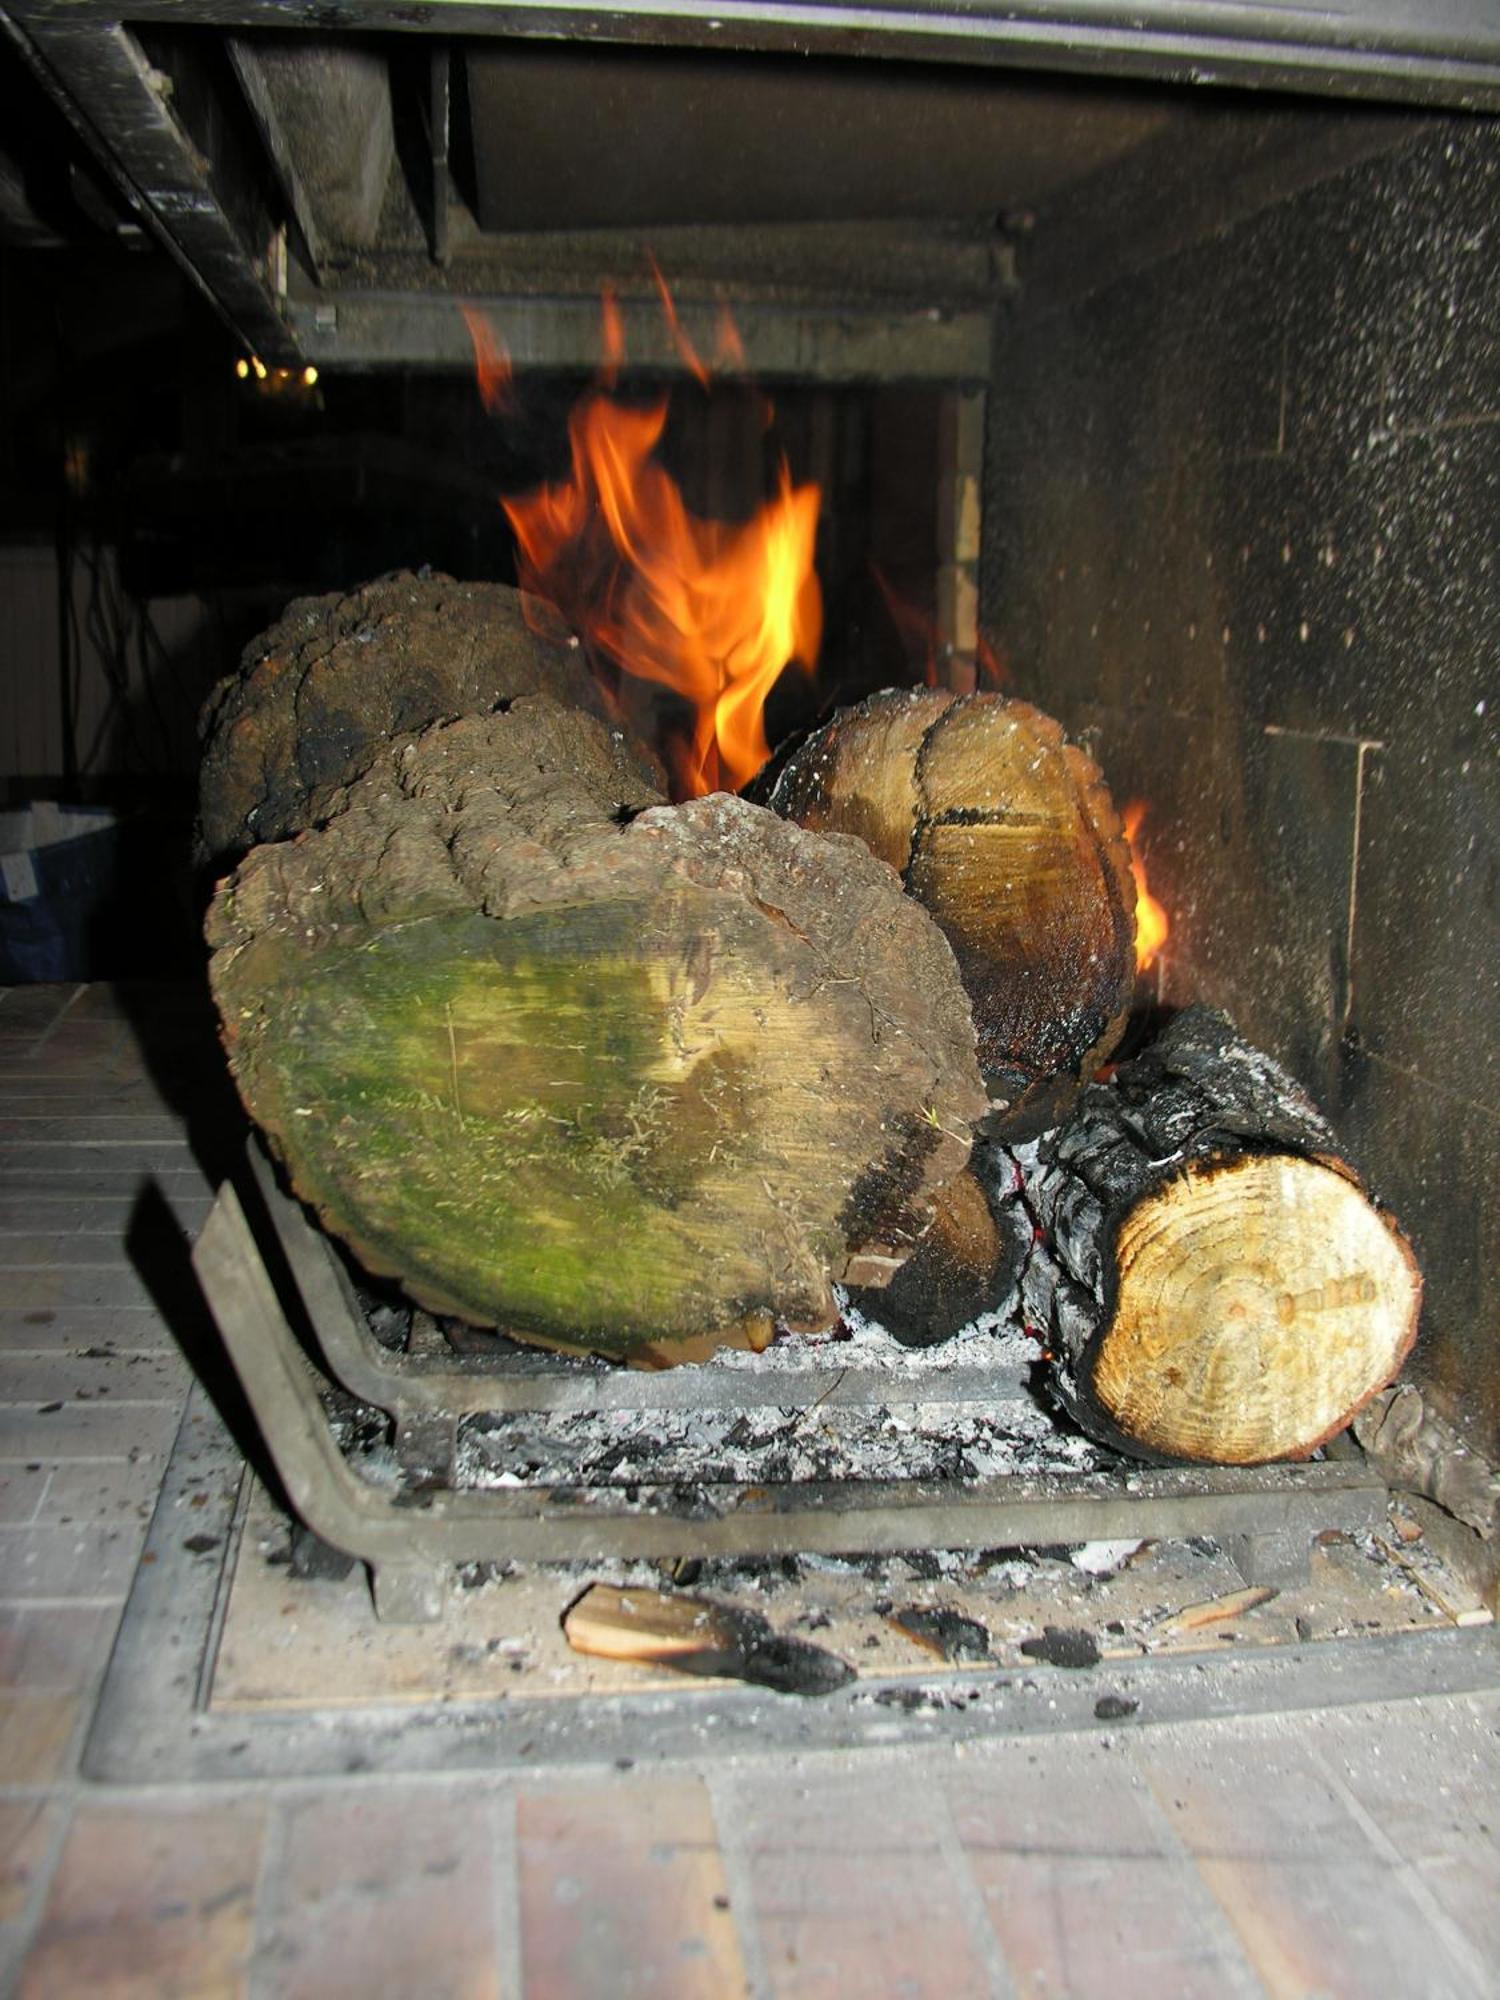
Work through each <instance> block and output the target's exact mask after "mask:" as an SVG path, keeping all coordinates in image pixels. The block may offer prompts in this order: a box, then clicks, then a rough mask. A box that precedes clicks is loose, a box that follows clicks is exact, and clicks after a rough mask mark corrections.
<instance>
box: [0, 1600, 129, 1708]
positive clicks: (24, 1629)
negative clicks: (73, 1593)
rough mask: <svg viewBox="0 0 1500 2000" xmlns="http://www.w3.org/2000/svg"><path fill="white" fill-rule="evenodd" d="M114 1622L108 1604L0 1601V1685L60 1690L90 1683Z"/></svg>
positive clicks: (106, 1654) (103, 1658) (106, 1650)
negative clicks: (1, 1602)
mask: <svg viewBox="0 0 1500 2000" xmlns="http://www.w3.org/2000/svg"><path fill="white" fill-rule="evenodd" d="M119 1622H120V1614H119V1609H118V1607H117V1606H115V1605H112V1604H7V1605H0V1688H4V1689H10V1690H13V1691H14V1690H17V1689H21V1688H31V1689H45V1690H47V1691H48V1692H52V1693H65V1692H67V1691H69V1690H71V1691H74V1692H77V1691H78V1690H80V1689H83V1688H86V1687H89V1686H91V1685H92V1684H93V1682H94V1681H95V1680H96V1679H97V1677H98V1675H99V1674H100V1673H101V1672H102V1671H103V1668H104V1665H105V1663H106V1661H107V1660H108V1659H109V1650H110V1647H111V1646H112V1645H113V1644H114V1637H115V1628H116V1627H117V1626H118V1624H119Z"/></svg>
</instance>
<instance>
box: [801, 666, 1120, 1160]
mask: <svg viewBox="0 0 1500 2000" xmlns="http://www.w3.org/2000/svg"><path fill="white" fill-rule="evenodd" d="M771 804H772V805H773V807H774V808H775V810H776V811H778V812H780V813H783V814H785V815H786V816H787V817H788V818H789V819H794V820H796V821H797V822H798V824H799V825H802V826H807V827H814V828H818V829H820V830H833V831H837V832H841V833H855V834H858V835H859V837H860V838H861V839H862V840H863V841H865V842H866V844H867V845H868V846H869V847H870V849H871V851H872V852H873V853H875V854H878V855H879V856H880V858H881V859H882V860H883V861H887V862H889V863H890V865H891V866H892V867H893V868H894V869H896V871H897V872H898V873H899V874H900V876H901V878H902V880H903V882H904V883H905V884H906V886H907V888H908V889H909V890H910V892H911V894H912V895H913V896H915V897H916V898H917V900H918V901H919V902H921V903H922V904H923V905H924V906H925V907H926V908H927V909H928V910H930V911H931V913H932V915H933V916H934V917H935V918H936V920H937V922H938V925H939V926H940V928H941V929H942V931H943V932H944V934H945V936H946V937H947V938H948V941H949V943H950V944H951V945H952V946H953V951H954V955H955V957H956V958H957V960H958V966H959V971H960V973H961V974H962V976H963V981H964V985H965V987H966V989H967V990H968V993H969V997H970V1000H971V1002H972V1004H973V1009H974V1024H975V1028H976V1031H977V1034H978V1038H979V1059H980V1067H981V1069H982V1070H983V1072H984V1077H985V1082H986V1085H987V1086H988V1088H989V1091H990V1095H991V1098H992V1101H993V1103H994V1108H995V1113H996V1117H997V1128H998V1129H1000V1130H1004V1131H1009V1132H1011V1133H1013V1134H1016V1133H1019V1132H1021V1131H1023V1130H1032V1131H1035V1130H1037V1129H1039V1127H1040V1126H1041V1125H1042V1124H1045V1123H1048V1122H1052V1121H1054V1120H1055V1119H1056V1118H1057V1117H1059V1116H1061V1115H1062V1113H1063V1112H1064V1111H1065V1109H1066V1108H1067V1105H1068V1104H1069V1103H1070V1102H1071V1100H1072V1098H1073V1097H1074V1096H1076V1094H1077V1091H1078V1089H1079V1087H1080V1085H1081V1084H1082V1083H1083V1082H1086V1081H1087V1080H1088V1079H1089V1077H1091V1076H1092V1074H1093V1072H1094V1070H1095V1069H1096V1068H1097V1067H1098V1065H1099V1064H1100V1062H1102V1061H1103V1060H1104V1058H1105V1057H1106V1056H1107V1055H1108V1054H1109V1053H1110V1051H1111V1050H1112V1049H1113V1048H1114V1046H1115V1043H1116V1042H1117V1040H1118V1039H1119V1035H1120V1031H1121V1028H1122V1027H1123V1025H1124V1020H1125V1013H1126V1009H1127V1007H1128V1005H1129V1002H1130V996H1131V992H1132V989H1133V985H1134V979H1135V957H1134V946H1135V889H1134V884H1133V880H1132V877H1131V873H1130V857H1129V850H1128V849H1127V847H1126V844H1125V840H1124V836H1123V833H1122V831H1121V827H1120V823H1119V820H1118V818H1117V817H1116V814H1115V810H1114V806H1113V804H1112V803H1111V801H1110V797H1109V793H1108V791H1107V789H1106V788H1105V785H1104V781H1103V779H1102V777H1101V776H1100V774H1099V770H1098V767H1097V766H1096V765H1095V764H1094V763H1092V762H1091V760H1090V759H1089V758H1088V757H1086V756H1085V755H1084V753H1083V752H1082V751H1081V750H1080V749H1078V748H1077V747H1076V745H1073V744H1070V743H1068V742H1067V741H1066V740H1065V739H1064V736H1063V732H1062V729H1061V728H1060V726H1059V725H1058V724H1057V723H1056V722H1054V721H1052V720H1051V718H1050V717H1048V716H1045V715H1043V714H1042V713H1041V712H1040V711H1039V710H1037V709H1034V708H1031V707H1028V706H1027V705H1026V704H1025V703H1024V702H1013V701H1007V700H1005V699H1003V698H1002V697H1001V696H999V695H993V694H978V695H968V696H963V697H959V696H955V695H952V694H949V693H947V692H945V691H943V690H941V689H915V690H911V691H908V692H900V693H896V692H889V693H885V694H878V695H874V696H872V697H871V698H870V699H869V700H868V701H866V702H863V703H861V704H860V706H859V707H857V708H852V709H847V710H845V711H843V712H841V713H840V714H839V715H837V716H835V717H834V719H833V721H832V722H830V723H829V724H828V725H827V727H826V728H824V729H822V730H820V731H819V732H818V733H817V734H816V735H815V736H813V737H812V738H810V739H809V741H808V742H807V743H806V744H805V745H804V746H803V747H802V748H801V749H800V750H798V751H797V752H796V753H795V754H794V755H793V756H792V757H791V758H789V759H788V761H787V763H786V764H785V766H784V767H783V769H782V770H781V772H780V773H779V775H778V777H777V779H776V782H775V785H774V788H773V790H772V794H771Z"/></svg>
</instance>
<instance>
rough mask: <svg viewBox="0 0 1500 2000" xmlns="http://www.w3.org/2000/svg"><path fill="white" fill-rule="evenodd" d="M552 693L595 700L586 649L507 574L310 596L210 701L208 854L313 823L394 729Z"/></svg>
mask: <svg viewBox="0 0 1500 2000" xmlns="http://www.w3.org/2000/svg"><path fill="white" fill-rule="evenodd" d="M542 691H546V692H547V693H550V694H553V695H555V696H556V697H557V699H558V700H559V701H564V702H569V703H571V704H572V705H573V706H574V707H577V708H596V709H597V704H598V697H597V693H596V691H595V684H594V679H593V676H592V675H591V674H590V673H589V671H588V669H587V668H586V667H585V666H584V664H583V661H582V657H581V654H580V653H579V651H578V649H577V648H576V647H573V646H567V645H562V644H552V643H550V642H549V641H546V640H544V639H541V638H539V637H537V636H536V634H535V633H534V632H532V631H530V630H529V629H528V627H527V625H526V622H525V620H524V618H523V617H522V614H521V598H520V594H519V593H518V592H517V591H514V590H511V589H508V588H507V587H506V586H505V585H504V584H500V583H455V582H454V581H453V579H452V578H451V577H446V576H421V577H419V576H412V575H405V574H403V575H398V576H388V577H383V578H381V579H380V580H379V581H377V582H375V583H367V584H365V585H364V586H363V587H362V588H361V589H359V590H355V591H351V592H350V593H349V594H348V595H347V596H338V595H335V596H330V597H300V598H298V599H297V600H296V601H295V602H294V603H292V604H290V605H288V607H287V609H286V612H285V613H284V615H283V616H282V618H281V620H280V621H279V623H277V624H275V625H273V626H272V627H271V629H270V630H269V631H268V632H265V633H263V634H262V635H261V636H260V638H258V639H257V640H255V641H254V642H253V644H252V645H251V646H250V647H248V648H247V650H246V652H245V656H244V658H243V660H242V661H241V663H240V667H239V670H238V672H237V673H234V674H231V675H229V676H228V677H227V679H225V680H224V681H222V682H221V683H220V684H219V686H218V687H217V688H216V689H215V690H214V693H213V695H212V696H211V697H210V699H209V702H208V705H207V707H206V709H205V710H204V716H203V736H204V751H203V765H202V774H201V779H200V790H199V839H200V844H201V847H202V850H203V853H204V856H205V858H208V859H212V860H215V861H217V862H218V863H219V864H220V865H221V866H228V865H229V863H230V862H231V861H234V860H236V859H238V857H239V856H240V855H241V854H243V853H244V852H245V850H246V849H247V848H249V847H251V846H253V845H254V844H255V843H256V842H257V841H265V840H284V839H285V838H286V837H287V835H288V834H292V833H297V832H299V831H300V830H301V829H302V828H303V827H304V826H309V825H311V824H312V822H313V821H314V820H315V819H317V818H319V817H321V816H322V805H321V800H322V795H323V794H325V793H327V792H328V791H329V790H331V789H332V788H335V787H337V786H339V785H347V784H348V783H349V782H350V781H351V779H353V778H356V777H358V776H359V774H360V773H361V772H362V771H364V770H366V769H367V768H368V767H369V765H370V763H371V762H372V761H373V759H374V758H375V756H376V755H377V753H378V752H379V751H380V749H381V747H382V745H383V744H384V743H385V742H386V740H387V739H388V738H389V737H392V736H396V735H400V734H403V733H406V732H410V731H415V730H418V729H425V728H426V727H427V725H428V724H429V723H432V722H452V721H456V720H457V719H458V718H459V717H460V716H465V715H485V714H488V713H489V711H490V710H491V709H494V708H496V707H498V706H500V705H501V704H502V703H504V702H507V701H510V700H513V699H514V698H515V697H516V696H517V695H522V694H536V693H539V692H542Z"/></svg>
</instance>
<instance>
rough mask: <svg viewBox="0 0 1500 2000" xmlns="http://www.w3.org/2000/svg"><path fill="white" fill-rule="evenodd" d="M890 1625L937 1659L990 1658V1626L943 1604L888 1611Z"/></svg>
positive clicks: (909, 1606) (911, 1606)
mask: <svg viewBox="0 0 1500 2000" xmlns="http://www.w3.org/2000/svg"><path fill="white" fill-rule="evenodd" d="M890 1622H891V1624H892V1625H894V1626H895V1628H896V1630H897V1631H898V1632H904V1633H905V1634H906V1636H907V1638H908V1639H912V1640H915V1642H916V1643H917V1645H919V1646H924V1647H925V1648H926V1649H927V1651H928V1652H929V1653H936V1654H937V1656H938V1658H939V1659H940V1660H948V1661H950V1662H952V1661H960V1660H991V1659H993V1658H994V1654H993V1653H992V1651H991V1650H990V1635H989V1628H988V1627H987V1626H985V1625H981V1624H980V1622H979V1620H978V1619H977V1618H966V1617H965V1616H964V1614H963V1612H961V1611H954V1610H952V1609H950V1608H949V1607H948V1606H946V1605H940V1606H938V1607H936V1608H933V1607H931V1606H928V1605H922V1604H908V1605H906V1606H904V1607H903V1609H901V1610H900V1611H896V1612H893V1613H892V1614H891V1620H890Z"/></svg>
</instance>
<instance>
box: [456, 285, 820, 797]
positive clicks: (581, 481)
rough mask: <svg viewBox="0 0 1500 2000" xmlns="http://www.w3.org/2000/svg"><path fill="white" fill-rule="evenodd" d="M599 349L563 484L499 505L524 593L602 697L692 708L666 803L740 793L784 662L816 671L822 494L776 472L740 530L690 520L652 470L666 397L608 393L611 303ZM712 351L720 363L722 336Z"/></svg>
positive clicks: (757, 761)
mask: <svg viewBox="0 0 1500 2000" xmlns="http://www.w3.org/2000/svg"><path fill="white" fill-rule="evenodd" d="M658 282H659V283H660V284H661V291H662V299H663V303H664V306H665V308H666V311H667V320H668V326H669V328H670V329H671V332H672V337H673V339H674V341H675V342H676V344H677V348H678V352H679V353H680V354H681V355H682V357H683V359H684V362H685V363H686V364H687V365H688V366H689V367H690V368H691V369H692V371H693V373H694V374H695V375H696V376H697V377H698V379H699V380H700V381H701V382H703V383H704V384H705V385H706V384H707V383H708V381H709V375H708V370H707V369H706V367H705V366H704V364H703V362H702V361H701V360H700V359H699V357H698V354H697V352H696V350H695V349H694V348H693V347H692V344H691V343H690V342H689V341H688V339H687V336H686V334H685V333H684V332H683V330H682V328H681V326H680V324H679V322H678V319H677V315H676V312H675V310H674V308H673V307H672V303H671V297H670V294H669V293H668V291H667V289H666V285H665V283H664V282H662V281H661V278H660V274H659V273H658ZM470 331H471V333H472V332H473V329H472V327H471V329H470ZM485 331H486V333H487V334H488V333H489V332H490V330H489V329H488V328H486V329H485ZM731 333H732V328H731ZM491 338H492V339H493V336H491ZM495 344H496V345H497V346H498V343H495ZM603 345H604V367H603V368H602V370H601V372H600V378H599V384H598V386H596V387H595V388H594V389H593V390H592V391H590V393H589V394H587V395H586V396H584V397H583V399H582V400H581V401H580V402H579V403H577V404H576V405H575V406H574V409H573V411H572V413H571V415H570V417H569V420H568V435H569V441H570V444H571V451H572V470H571V474H570V476H569V477H568V478H567V479H566V480H564V481H561V482H559V483H558V484H556V485H551V486H543V487H541V488H539V489H538V490H537V491H536V492H535V493H530V494H526V495H524V496H523V497H520V498H517V499H509V500H505V501H503V502H502V505H503V506H504V508H505V512H506V514H507V516H508V517H509V520H510V523H511V526H512V528H513V529H514V530H515V535H516V542H517V545H518V550H519V558H520V560H519V568H520V581H521V587H522V590H523V591H524V592H526V593H527V594H528V595H529V596H534V597H539V598H544V599H546V600H547V601H548V602H549V603H551V604H552V605H555V606H556V608H557V610H558V611H559V612H560V613H561V614H562V616H563V618H564V619H565V620H566V621H567V623H568V624H569V625H570V626H571V627H572V628H573V630H574V631H576V632H577V633H578V635H579V637H580V638H581V639H582V641H583V643H584V646H585V647H586V649H587V651H588V653H589V657H590V659H591V661H592V662H593V663H594V665H595V667H596V669H598V668H599V667H600V666H603V667H604V668H605V669H606V675H605V676H601V678H604V679H605V684H606V685H608V681H607V674H608V672H609V671H610V670H613V671H615V672H618V673H623V674H628V675H632V676H634V677H635V678H636V679H638V680H646V681H652V682H655V683H657V684H658V685H659V686H662V687H665V688H667V689H669V690H670V691H671V692H672V693H674V694H676V695H678V696H680V697H682V698H683V699H684V700H685V701H686V702H687V703H688V704H689V707H690V711H691V717H692V719H691V722H690V724H689V725H688V726H687V728H686V730H685V731H684V732H683V734H682V736H681V737H680V738H679V739H677V740H675V741H674V742H672V743H671V744H670V745H669V753H670V761H671V763H672V766H673V771H672V776H673V782H674V789H675V791H676V794H677V796H679V797H695V796H697V795H698V794H700V793H703V792H711V791H717V790H720V789H723V788H727V789H732V790H738V789H739V788H740V787H741V786H742V785H745V784H747V783H748V782H749V780H750V779H751V778H753V777H754V776H755V773H756V772H757V771H758V770H759V769H760V767H761V765H762V764H764V763H765V761H766V759H767V757H769V755H770V747H769V745H768V744H767V741H766V734H765V723H764V710H765V703H766V699H767V697H768V696H769V694H770V692H771V690H772V688H773V687H774V686H775V684H776V682H777V680H778V679H779V678H780V676H781V673H782V670H783V669H784V668H785V667H787V666H788V665H790V664H792V663H793V662H795V663H796V664H798V665H799V666H801V667H803V668H804V669H807V670H811V668H812V667H813V665H814V663H815V662H816V659H817V653H818V645H819V641H820V639H821V637H822V617H823V614H822V597H821V593H820V591H819V587H818V579H817V575H816V572H815V570H814V568H813V553H814V544H815V542H816V539H817V529H818V506H819V499H820V495H819V489H818V488H817V487H816V486H815V485H805V486H794V485H793V484H792V480H791V475H790V473H789V471H788V469H787V466H786V463H785V461H784V460H783V462H782V466H781V473H780V478H779V481H778V485H777V490H776V492H775V493H774V494H773V495H772V496H771V498H770V499H769V500H767V501H766V502H765V503H764V505H763V506H761V507H760V509H759V510H758V511H757V512H756V514H755V515H754V516H753V518H752V519H751V520H749V521H747V522H745V523H743V524H738V523H731V522H725V521H706V520H700V519H698V518H697V517H696V516H695V515H692V514H690V513H689V512H688V510H687V508H686V506H685V505H684V504H683V499H682V495H681V493H680V492H679V490H678V488H677V485H676V483H675V481H674V480H673V479H672V477H671V475H670V474H669V473H668V472H667V471H666V470H665V468H664V467H663V466H662V465H660V464H659V463H658V462H657V461H656V459H655V458H654V456H653V453H654V452H655V450H656V447H657V445H658V443H659V442H660V440H661V435H662V432H663V430H664V429H665V426H666V421H667V401H666V399H665V398H661V399H659V400H658V401H656V402H654V403H651V404H649V405H646V406H644V407H643V406H639V405H629V404H625V403H621V402H619V401H617V400H616V399H615V397H614V396H613V395H612V394H611V393H610V391H611V389H612V388H613V385H614V381H615V378H616V374H617V372H618V369H619V366H620V363H621V361H622V360H623V358H624V338H623V330H622V327H621V321H620V315H619V310H618V308H617V306H616V305H615V302H614V300H613V298H612V297H611V296H610V295H608V294H606V296H605V300H604V325H603ZM719 350H720V353H721V354H723V353H726V352H732V351H733V348H732V345H731V343H730V342H729V341H728V340H727V339H726V336H725V333H724V330H723V327H722V326H721V329H720V336H719ZM475 354H476V361H478V358H479V354H480V344H479V342H478V340H477V338H476V341H475ZM481 393H483V373H482V371H481Z"/></svg>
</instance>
